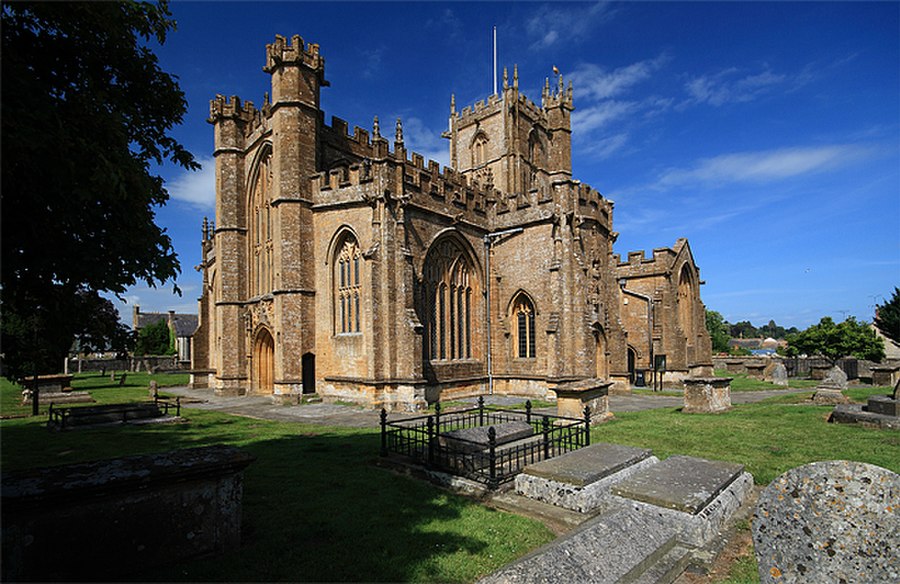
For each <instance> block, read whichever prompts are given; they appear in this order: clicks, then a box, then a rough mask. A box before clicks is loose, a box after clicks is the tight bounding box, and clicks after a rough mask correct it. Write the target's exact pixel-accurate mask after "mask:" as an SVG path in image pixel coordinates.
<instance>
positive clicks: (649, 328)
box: [619, 278, 656, 386]
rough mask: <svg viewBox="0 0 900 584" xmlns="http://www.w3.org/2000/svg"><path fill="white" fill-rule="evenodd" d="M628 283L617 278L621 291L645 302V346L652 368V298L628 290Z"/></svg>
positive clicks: (654, 381) (626, 280) (654, 380)
mask: <svg viewBox="0 0 900 584" xmlns="http://www.w3.org/2000/svg"><path fill="white" fill-rule="evenodd" d="M627 283H628V279H627V278H621V279H620V280H619V287H620V288H621V289H622V292H624V293H625V294H628V295H631V296H634V297H635V298H640V299H641V300H643V301H644V302H646V303H647V347H648V349H649V354H650V369H653V299H652V298H650V297H649V296H647V295H646V294H641V293H640V292H634V291H633V290H628V289H626V288H625V285H626V284H627ZM653 383H654V386H655V384H656V375H655V371H654V378H653Z"/></svg>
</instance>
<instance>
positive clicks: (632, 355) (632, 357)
mask: <svg viewBox="0 0 900 584" xmlns="http://www.w3.org/2000/svg"><path fill="white" fill-rule="evenodd" d="M636 369H637V352H636V351H635V350H634V349H633V348H632V347H628V381H629V382H630V383H631V384H632V385H635V382H636V381H637V378H636V376H635V374H636ZM641 385H643V383H642V384H641Z"/></svg>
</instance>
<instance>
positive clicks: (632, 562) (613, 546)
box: [478, 505, 676, 584]
mask: <svg viewBox="0 0 900 584" xmlns="http://www.w3.org/2000/svg"><path fill="white" fill-rule="evenodd" d="M675 538H676V530H675V529H673V527H672V526H671V525H669V524H668V523H666V522H665V521H664V520H663V519H661V518H659V517H656V516H654V515H652V514H648V513H642V512H641V511H639V510H636V509H632V508H629V507H628V506H625V505H623V506H622V507H620V508H617V509H613V510H610V511H609V512H607V513H604V514H603V515H600V516H598V517H596V518H594V519H592V520H590V521H588V522H587V523H584V524H582V525H581V526H580V527H579V528H577V529H576V530H574V531H572V532H571V533H569V534H567V535H564V536H563V537H561V538H559V539H557V540H555V541H552V542H550V543H549V544H547V545H545V546H543V547H540V548H538V549H537V550H535V551H533V552H531V553H530V554H528V555H526V556H525V557H523V558H521V559H520V560H518V561H516V562H513V563H512V564H509V565H507V566H505V567H503V568H501V569H500V570H498V571H497V572H494V573H493V574H491V575H489V576H486V577H484V578H482V579H481V580H479V581H478V584H583V583H585V582H591V583H593V584H618V583H620V582H635V581H637V579H638V578H640V577H641V576H642V575H643V574H644V573H645V572H646V571H647V569H648V568H649V567H651V566H652V565H653V564H654V563H656V562H657V561H658V560H659V559H660V558H662V557H663V556H665V554H667V553H668V552H669V551H671V550H672V549H673V548H674V547H675V545H676V539H675Z"/></svg>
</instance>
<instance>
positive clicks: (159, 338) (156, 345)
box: [134, 318, 175, 356]
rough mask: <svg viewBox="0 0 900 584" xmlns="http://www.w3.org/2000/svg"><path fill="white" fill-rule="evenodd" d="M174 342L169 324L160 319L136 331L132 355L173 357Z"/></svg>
mask: <svg viewBox="0 0 900 584" xmlns="http://www.w3.org/2000/svg"><path fill="white" fill-rule="evenodd" d="M174 341H175V336H174V335H173V334H172V330H171V329H170V328H169V323H168V322H166V320H165V319H163V318H161V319H159V320H158V321H156V322H154V323H153V324H149V325H147V326H145V327H144V328H142V329H141V330H139V331H138V335H137V343H136V344H135V347H134V354H135V355H139V356H143V355H174V354H175V351H174Z"/></svg>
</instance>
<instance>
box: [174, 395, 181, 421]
mask: <svg viewBox="0 0 900 584" xmlns="http://www.w3.org/2000/svg"><path fill="white" fill-rule="evenodd" d="M175 415H176V416H179V417H180V416H181V396H180V395H179V396H177V397H176V398H175Z"/></svg>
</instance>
